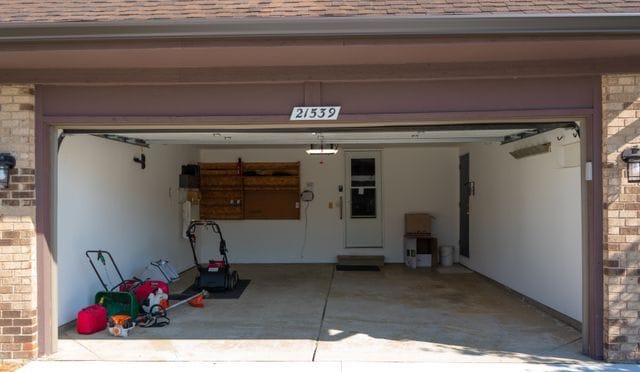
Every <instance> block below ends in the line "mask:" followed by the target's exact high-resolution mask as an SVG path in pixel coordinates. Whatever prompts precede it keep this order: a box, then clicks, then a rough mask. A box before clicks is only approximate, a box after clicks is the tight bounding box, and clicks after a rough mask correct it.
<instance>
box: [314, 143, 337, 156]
mask: <svg viewBox="0 0 640 372" xmlns="http://www.w3.org/2000/svg"><path fill="white" fill-rule="evenodd" d="M337 153H338V147H337V146H336V145H323V144H320V145H311V146H309V149H307V154H309V155H335V154H337Z"/></svg>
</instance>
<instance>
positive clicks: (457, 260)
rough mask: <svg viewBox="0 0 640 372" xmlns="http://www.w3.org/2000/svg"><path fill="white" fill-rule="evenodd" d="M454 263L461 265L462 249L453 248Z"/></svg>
mask: <svg viewBox="0 0 640 372" xmlns="http://www.w3.org/2000/svg"><path fill="white" fill-rule="evenodd" d="M453 263H460V247H458V246H455V247H453Z"/></svg>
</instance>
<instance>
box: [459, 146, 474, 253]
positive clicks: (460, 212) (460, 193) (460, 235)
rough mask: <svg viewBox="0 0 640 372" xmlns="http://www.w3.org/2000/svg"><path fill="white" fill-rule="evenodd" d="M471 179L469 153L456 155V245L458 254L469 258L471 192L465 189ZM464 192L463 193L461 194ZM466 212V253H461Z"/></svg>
mask: <svg viewBox="0 0 640 372" xmlns="http://www.w3.org/2000/svg"><path fill="white" fill-rule="evenodd" d="M465 156H466V157H467V168H468V169H467V182H466V183H465V184H463V183H462V158H463V157H465ZM471 182H473V181H471V157H470V155H469V153H468V152H467V153H466V154H462V155H458V187H459V188H460V190H458V191H459V196H460V200H459V202H458V214H459V217H458V218H459V224H458V228H459V229H460V231H459V232H458V233H459V237H458V238H459V241H458V245H459V247H460V255H461V256H464V257H466V258H468V259H470V258H471V239H470V238H471V218H469V213H470V210H471V205H470V203H471V194H469V192H468V191H465V190H468V189H467V184H469V183H471ZM463 193H464V194H463ZM463 195H465V197H466V199H467V211H466V213H463V212H464V211H463V210H462V196H463ZM465 214H466V216H467V217H466V219H467V234H466V240H467V242H466V243H467V252H466V253H467V254H466V255H465V254H463V250H462V237H463V235H464V234H463V233H462V232H463V229H462V221H463V218H464V217H463V216H464V215H465Z"/></svg>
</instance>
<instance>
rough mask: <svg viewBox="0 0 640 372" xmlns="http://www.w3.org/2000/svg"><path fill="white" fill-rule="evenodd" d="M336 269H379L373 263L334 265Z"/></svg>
mask: <svg viewBox="0 0 640 372" xmlns="http://www.w3.org/2000/svg"><path fill="white" fill-rule="evenodd" d="M336 270H338V271H380V267H379V266H375V265H336Z"/></svg>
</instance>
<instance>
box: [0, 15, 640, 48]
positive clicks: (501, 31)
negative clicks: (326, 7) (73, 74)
mask: <svg viewBox="0 0 640 372" xmlns="http://www.w3.org/2000/svg"><path fill="white" fill-rule="evenodd" d="M584 34H588V35H594V34H606V35H629V34H634V35H637V34H640V13H628V14H617V13H616V14H561V15H556V14H552V15H549V14H543V15H507V16H505V15H500V16H493V15H492V16H388V17H295V18H294V17H287V18H275V17H273V18H258V17H255V18H216V19H212V20H204V21H203V20H197V21H194V20H167V21H117V22H59V23H43V22H35V23H10V22H5V23H0V42H13V41H15V42H29V41H85V40H124V39H129V40H140V39H164V38H247V37H252V38H260V37H310V36H313V37H332V36H333V37H335V36H432V35H433V36H441V35H447V36H449V35H450V36H462V35H584Z"/></svg>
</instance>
